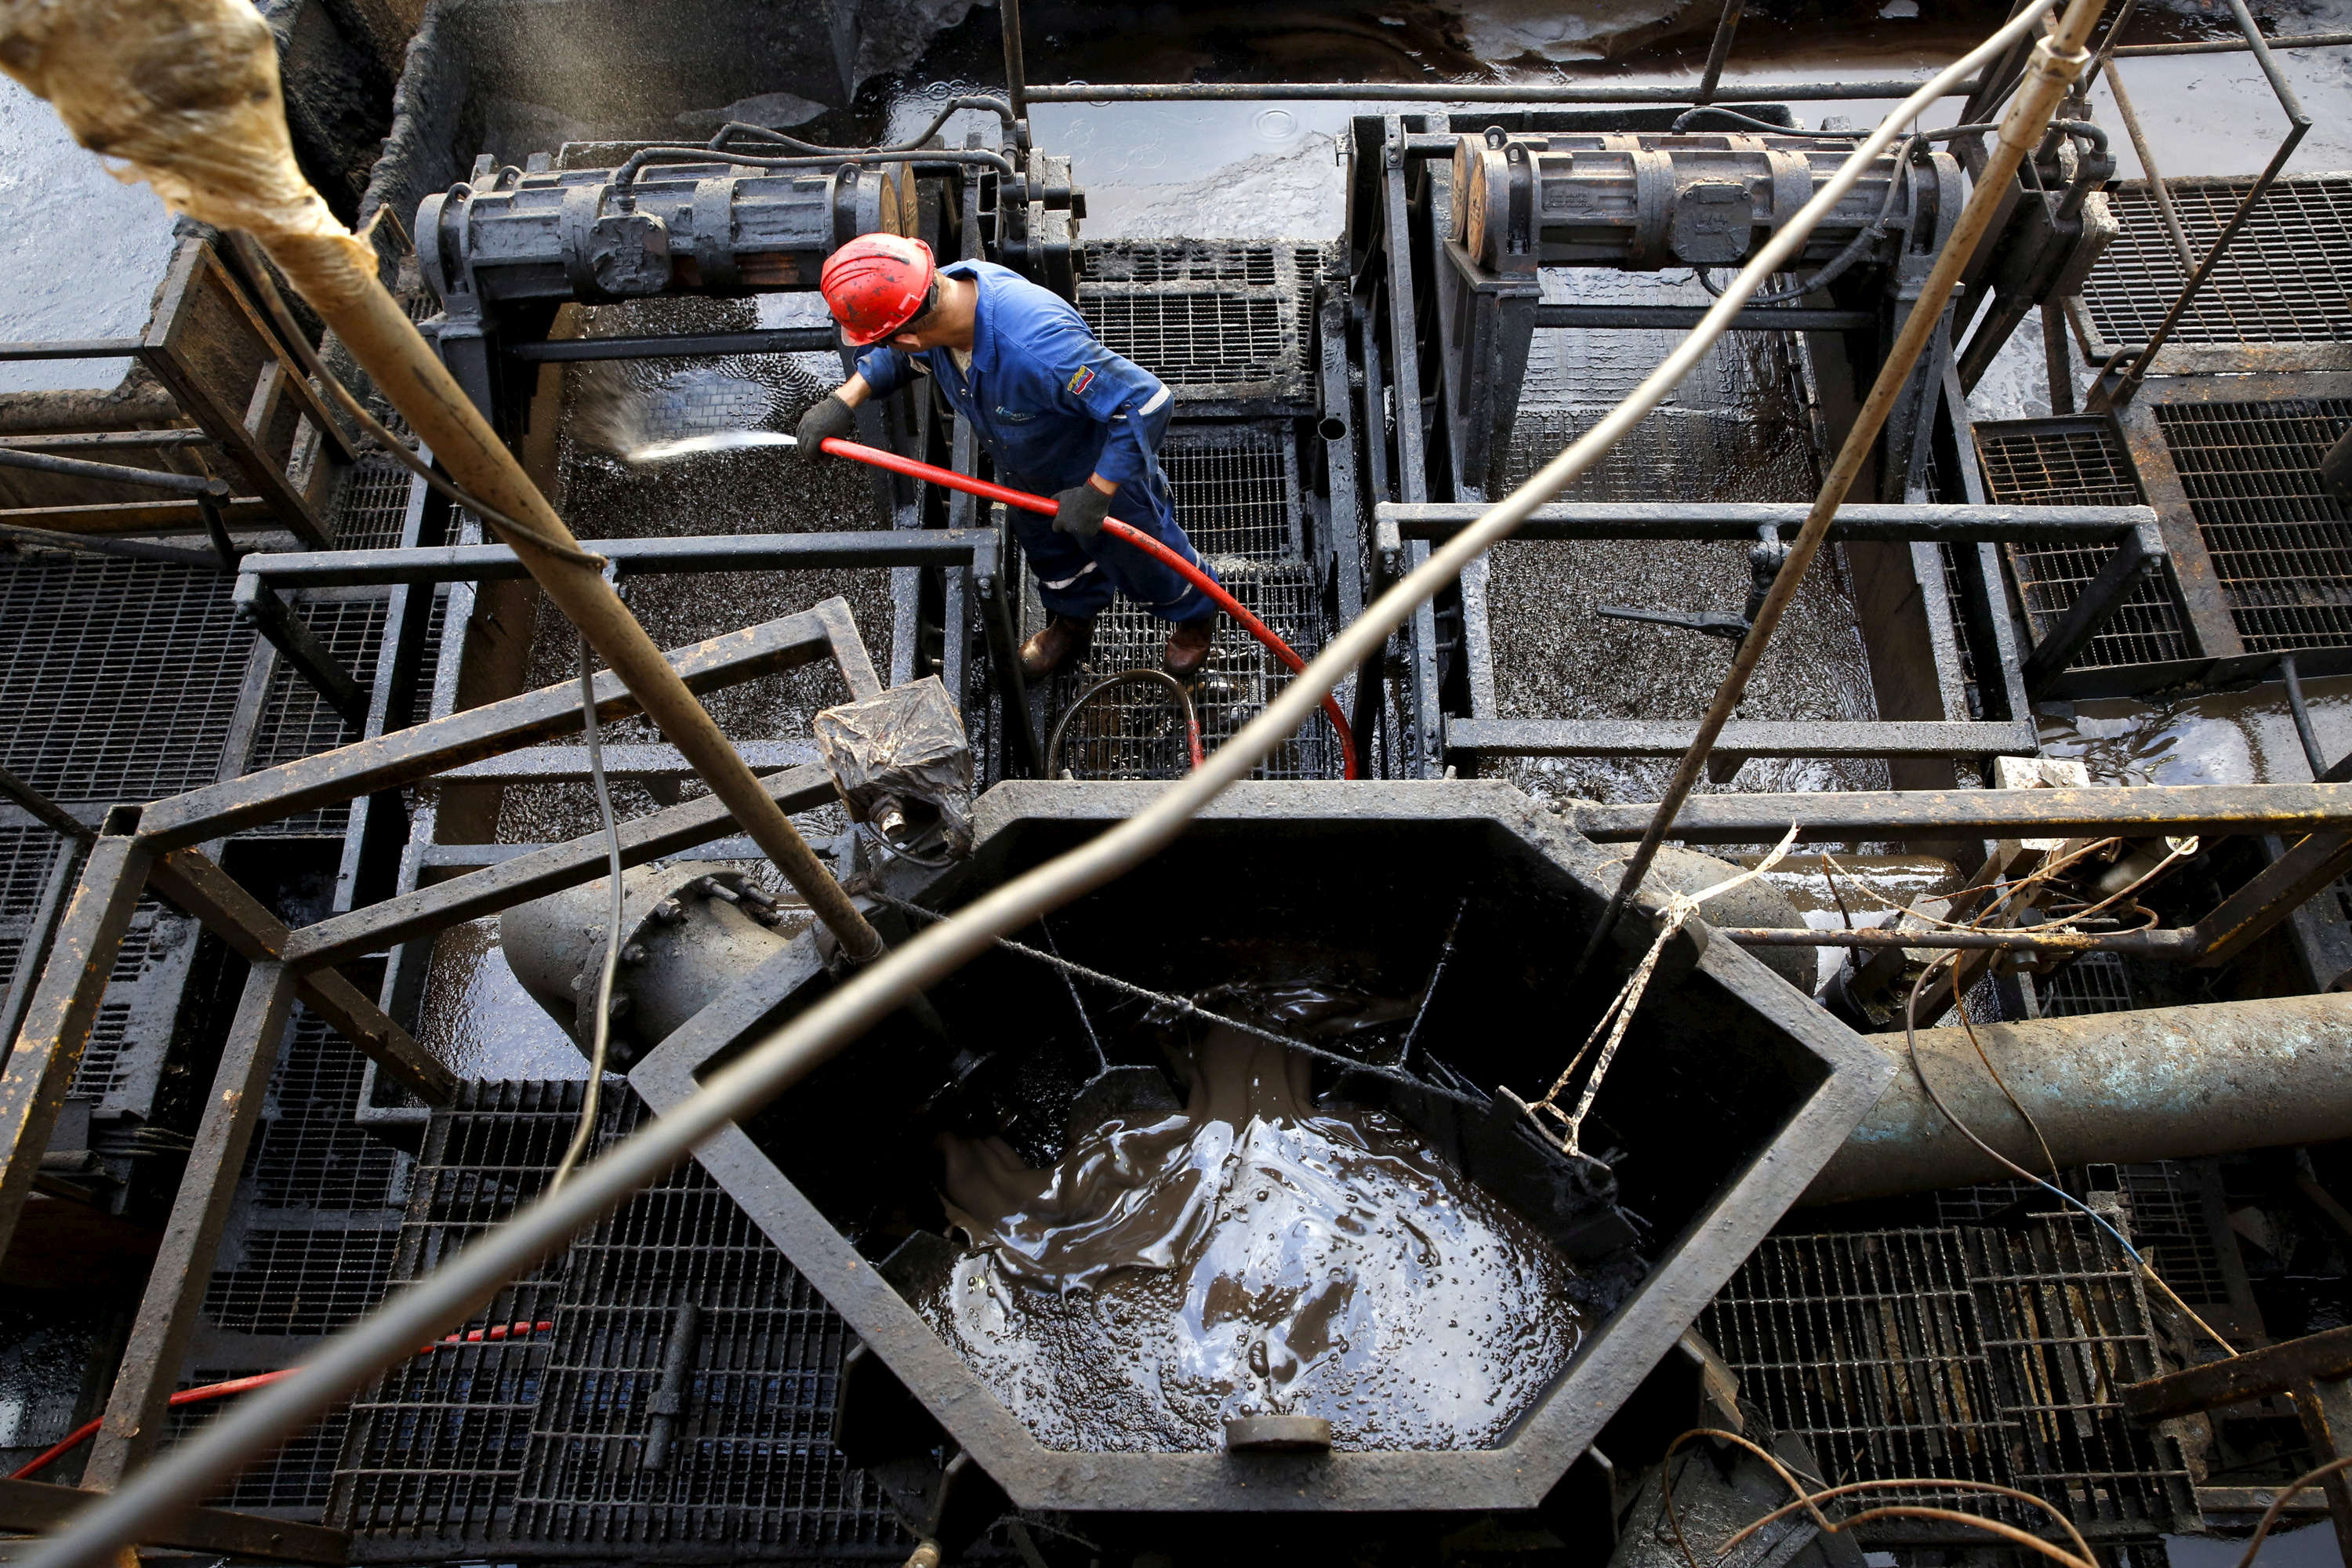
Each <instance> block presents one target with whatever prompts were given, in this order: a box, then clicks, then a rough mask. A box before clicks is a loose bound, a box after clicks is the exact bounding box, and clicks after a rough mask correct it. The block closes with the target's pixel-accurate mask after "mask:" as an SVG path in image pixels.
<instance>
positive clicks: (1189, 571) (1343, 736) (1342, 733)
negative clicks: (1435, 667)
mask: <svg viewBox="0 0 2352 1568" xmlns="http://www.w3.org/2000/svg"><path fill="white" fill-rule="evenodd" d="M822 449H823V450H824V451H826V452H829V453H831V454H832V455H833V456H834V457H836V458H850V459H851V460H853V461H855V462H860V463H871V464H872V465H874V467H876V468H887V469H889V470H890V471H891V472H892V473H894V474H904V475H906V476H907V477H908V479H929V480H930V481H931V482H932V483H933V484H935V485H945V486H946V487H947V488H948V489H951V490H961V491H963V492H964V493H965V494H967V495H975V496H978V497H980V498H981V499H982V500H992V501H1002V502H1003V504H1005V505H1006V506H1017V507H1019V508H1021V509H1022V510H1024V511H1034V512H1037V513H1040V514H1041V515H1043V516H1045V517H1052V516H1053V515H1054V514H1055V512H1057V511H1059V510H1061V509H1060V508H1059V507H1057V506H1055V504H1054V503H1053V502H1052V501H1050V500H1046V499H1045V497H1044V496H1034V495H1031V494H1030V493H1029V492H1028V491H1026V490H1016V489H1012V488H1010V487H1009V486H1005V485H992V484H991V483H989V482H988V481H987V480H986V479H972V478H971V477H970V476H969V475H965V474H959V473H956V472H954V471H953V470H952V469H949V468H936V467H934V466H932V465H931V464H929V463H922V462H918V461H916V460H915V459H914V458H902V457H900V456H899V455H898V453H896V452H886V451H884V450H883V449H882V448H881V447H866V446H861V445H860V444H859V443H857V442H856V441H845V440H843V439H842V438H841V437H838V436H828V437H825V439H824V442H823V443H822ZM1103 531H1105V532H1107V533H1108V534H1110V535H1111V536H1112V537H1113V538H1115V539H1118V540H1120V541H1122V542H1126V543H1129V544H1132V545H1133V546H1135V547H1136V548H1137V549H1138V550H1140V551H1142V552H1144V553H1145V554H1146V555H1149V556H1150V557H1151V558H1152V559H1154V560H1155V561H1158V562H1160V563H1161V564H1162V565H1165V566H1168V567H1170V568H1171V569H1173V570H1174V571H1175V572H1176V573H1177V574H1180V575H1181V576H1182V577H1183V578H1184V579H1185V581H1187V582H1189V583H1191V584H1192V586H1194V587H1195V588H1198V589H1200V590H1201V592H1202V593H1203V594H1206V595H1209V597H1210V598H1212V599H1213V600H1215V601H1216V605H1217V607H1218V608H1219V609H1221V610H1223V611H1224V612H1225V614H1227V615H1229V616H1233V618H1234V619H1235V620H1237V621H1239V622H1240V623H1241V624H1242V629H1243V630H1244V631H1246V632H1247V633H1249V635H1250V636H1252V637H1255V638H1257V640H1258V641H1260V642H1261V643H1264V644H1265V647H1266V651H1267V652H1269V653H1271V654H1273V655H1274V657H1275V658H1278V659H1280V660H1281V661H1282V662H1283V663H1284V664H1285V665H1286V666H1287V667H1288V668H1289V669H1290V672H1291V673H1292V674H1293V675H1296V674H1297V673H1298V672H1299V671H1300V670H1302V669H1305V668H1307V661H1306V660H1305V659H1303V658H1299V657H1298V656H1297V654H1295V653H1293V652H1291V651H1290V645H1289V644H1288V643H1286V642H1284V641H1283V640H1282V639H1281V638H1280V637H1276V636H1275V635H1274V632H1273V629H1272V628H1271V627H1269V626H1267V625H1266V624H1265V622H1264V621H1261V620H1259V619H1258V618H1257V617H1256V616H1253V615H1251V614H1250V613H1249V612H1248V611H1247V610H1245V609H1244V608H1243V607H1242V604H1241V601H1240V600H1238V599H1236V598H1234V596H1233V595H1231V594H1228V593H1226V592H1225V590H1224V588H1223V585H1222V584H1219V583H1218V582H1217V580H1216V579H1215V578H1213V577H1212V576H1210V575H1209V574H1207V573H1206V572H1203V571H1202V570H1201V569H1200V568H1199V567H1198V566H1195V565H1193V564H1192V563H1191V562H1190V561H1187V560H1185V559H1184V558H1183V557H1182V556H1181V555H1179V554H1177V553H1176V552H1174V551H1173V550H1171V549H1169V548H1168V547H1167V546H1166V545H1164V544H1162V543H1160V541H1158V540H1156V539H1154V538H1152V537H1151V536H1150V534H1148V533H1146V532H1144V531H1142V530H1141V529H1139V528H1136V527H1134V526H1133V525H1132V524H1129V523H1124V522H1121V521H1118V519H1117V518H1115V517H1110V518H1105V519H1104V520H1103ZM1323 713H1324V716H1325V717H1326V718H1328V719H1329V720H1330V721H1331V728H1332V729H1333V730H1334V731H1337V732H1338V734H1339V754H1340V756H1341V757H1342V758H1343V759H1344V760H1345V762H1346V767H1345V770H1344V771H1345V773H1346V774H1347V776H1348V777H1349V778H1351V779H1352V778H1356V777H1358V776H1359V774H1358V773H1357V769H1356V736H1355V732H1354V731H1351V730H1349V728H1348V720H1347V716H1346V715H1345V714H1343V713H1341V712H1340V711H1339V700H1338V699H1336V698H1333V697H1328V696H1327V697H1325V698H1324V699H1323Z"/></svg>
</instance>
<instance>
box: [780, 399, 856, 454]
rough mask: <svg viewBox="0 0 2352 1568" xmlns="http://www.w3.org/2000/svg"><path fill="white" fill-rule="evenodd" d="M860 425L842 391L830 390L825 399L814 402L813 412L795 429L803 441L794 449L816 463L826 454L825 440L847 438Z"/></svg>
mask: <svg viewBox="0 0 2352 1568" xmlns="http://www.w3.org/2000/svg"><path fill="white" fill-rule="evenodd" d="M856 428H857V422H856V416H855V415H853V414H852V413H851V412H850V411H849V405H848V404H846V403H844V402H843V401H842V400H841V394H839V393H837V392H833V393H827V394H826V395H825V396H824V400H823V401H822V402H819V403H815V404H813V405H810V407H809V411H808V412H807V413H806V414H803V415H802V416H801V422H800V425H799V426H798V428H796V429H795V430H794V431H793V437H794V438H795V439H797V440H798V442H799V443H800V444H799V445H798V446H797V447H794V448H793V450H795V451H797V452H798V453H799V454H800V455H801V457H802V458H803V460H804V461H807V462H812V463H814V462H815V461H816V460H817V458H820V457H822V456H823V455H824V441H825V439H826V438H827V437H833V436H839V437H844V438H846V437H848V436H849V433H850V432H851V431H853V430H855V429H856Z"/></svg>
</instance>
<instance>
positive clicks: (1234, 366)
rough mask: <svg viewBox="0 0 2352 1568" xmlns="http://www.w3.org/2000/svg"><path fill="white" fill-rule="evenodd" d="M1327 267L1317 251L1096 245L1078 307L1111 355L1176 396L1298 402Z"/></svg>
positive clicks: (1184, 242) (1176, 242) (1164, 243)
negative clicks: (1138, 368) (1152, 376)
mask: <svg viewBox="0 0 2352 1568" xmlns="http://www.w3.org/2000/svg"><path fill="white" fill-rule="evenodd" d="M1323 264H1324V263H1323V252H1322V250H1321V249H1320V248H1319V247H1313V246H1286V245H1279V244H1272V243H1267V244H1258V245H1247V244H1233V243H1229V242H1216V241H1207V240H1190V239H1165V240H1097V241H1093V242H1090V243H1088V244H1087V247H1086V262H1085V266H1084V268H1083V269H1082V271H1081V273H1080V280H1079V283H1078V292H1077V308H1078V311H1079V314H1081V315H1082V316H1084V317H1085V318H1086V322H1087V327H1088V328H1089V329H1090V330H1091V331H1093V332H1094V334H1095V335H1096V336H1097V337H1098V338H1100V339H1101V340H1102V342H1103V343H1104V344H1105V345H1106V346H1107V347H1108V348H1109V349H1110V350H1111V351H1112V352H1114V353H1119V354H1123V355H1125V356H1126V357H1128V358H1129V359H1131V360H1133V361H1135V363H1138V364H1139V365H1142V366H1143V367H1144V368H1145V369H1147V370H1149V371H1150V372H1151V373H1152V374H1155V375H1157V376H1159V377H1160V380H1162V381H1164V382H1166V383H1167V384H1169V385H1170V386H1171V387H1174V388H1175V389H1177V393H1178V395H1179V396H1180V397H1202V396H1232V397H1241V398H1267V397H1300V396H1304V395H1306V392H1307V344H1308V343H1309V342H1312V340H1313V337H1314V309H1315V280H1316V279H1317V277H1318V275H1319V274H1320V273H1321V271H1322V268H1323Z"/></svg>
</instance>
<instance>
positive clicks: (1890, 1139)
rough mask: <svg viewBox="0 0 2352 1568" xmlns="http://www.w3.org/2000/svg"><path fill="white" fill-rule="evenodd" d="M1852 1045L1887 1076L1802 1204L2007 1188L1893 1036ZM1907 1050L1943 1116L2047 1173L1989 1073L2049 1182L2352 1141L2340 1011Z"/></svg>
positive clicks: (2228, 1015) (2107, 1019) (1996, 1038)
mask: <svg viewBox="0 0 2352 1568" xmlns="http://www.w3.org/2000/svg"><path fill="white" fill-rule="evenodd" d="M1865 1038H1867V1039H1868V1040H1869V1041H1870V1043H1871V1044H1872V1045H1874V1046H1876V1047H1878V1048H1879V1049H1881V1050H1883V1051H1885V1053H1886V1054H1887V1056H1888V1057H1890V1058H1893V1059H1894V1060H1895V1063H1896V1064H1897V1066H1898V1068H1900V1070H1899V1071H1898V1072H1897V1073H1896V1074H1895V1081H1894V1082H1893V1083H1892V1084H1890V1085H1889V1086H1888V1087H1887V1089H1886V1091H1885V1093H1884V1094H1883V1095H1881V1096H1880V1097H1879V1100H1878V1104H1877V1105H1876V1106H1875V1107H1874V1108H1873V1110H1871V1112H1870V1114H1869V1115H1868V1116H1865V1117H1864V1118H1863V1121H1862V1125H1861V1126H1860V1127H1858V1128H1856V1129H1855V1130H1854V1131H1853V1135H1852V1136H1851V1137H1849V1138H1848V1139H1847V1140H1846V1142H1845V1145H1844V1147H1843V1148H1842V1149H1840V1150H1839V1151H1838V1152H1836V1153H1835V1154H1834V1155H1832V1156H1831V1158H1830V1163H1828V1164H1827V1165H1826V1166H1824V1167H1823V1168H1822V1173H1821V1174H1820V1175H1819V1176H1817V1177H1816V1178H1814V1181H1813V1184H1812V1185H1811V1187H1810V1188H1808V1189H1807V1191H1806V1193H1805V1197H1804V1202H1806V1203H1808V1204H1827V1203H1843V1202H1847V1201H1849V1200H1852V1199H1857V1198H1876V1197H1891V1196H1895V1195H1896V1194H1905V1193H1926V1192H1935V1191H1937V1190H1939V1189H1941V1188H1944V1187H1963V1186H1968V1185H1969V1184H1973V1183H1977V1182H1988V1181H1999V1180H2002V1179H2004V1178H2007V1177H2009V1176H2010V1175H2011V1172H2010V1171H2009V1170H2008V1169H2007V1168H2006V1167H2004V1166H2003V1165H2002V1164H2001V1163H2000V1162H1999V1161H1997V1160H1995V1159H1993V1158H1991V1157H1990V1156H1989V1155H1987V1154H1986V1153H1985V1152H1983V1151H1982V1150H1980V1149H1979V1148H1978V1147H1977V1146H1976V1145H1975V1144H1974V1143H1971V1142H1969V1140H1968V1138H1967V1137H1966V1136H1964V1135H1963V1134H1962V1133H1961V1132H1960V1131H1958V1129H1956V1128H1955V1127H1954V1126H1953V1125H1952V1123H1951V1121H1950V1120H1949V1119H1948V1118H1947V1117H1946V1115H1945V1114H1944V1112H1943V1111H1941V1110H1937V1107H1936V1105H1935V1102H1934V1101H1933V1100H1930V1099H1929V1098H1928V1096H1927V1091H1926V1090H1925V1089H1922V1088H1921V1087H1920V1084H1919V1078H1918V1075H1917V1073H1916V1072H1915V1071H1914V1070H1913V1068H1912V1065H1911V1058H1910V1054H1909V1052H1908V1051H1907V1050H1906V1048H1905V1044H1904V1037H1903V1036H1902V1035H1901V1034H1899V1033H1896V1034H1888V1035H1871V1036H1866V1037H1865ZM1918 1039H1919V1063H1920V1066H1921V1067H1922V1068H1924V1069H1925V1070H1926V1072H1927V1076H1928V1079H1930V1081H1932V1082H1933V1083H1934V1084H1935V1086H1936V1089H1937V1093H1938V1094H1940V1095H1941V1096H1942V1097H1943V1100H1944V1103H1945V1104H1946V1105H1948V1106H1949V1107H1950V1108H1951V1111H1952V1114H1953V1115H1955V1116H1958V1118H1959V1119H1960V1121H1963V1122H1965V1123H1966V1124H1967V1125H1968V1126H1969V1128H1970V1129H1971V1130H1973V1131H1975V1132H1976V1134H1977V1136H1979V1137H1980V1138H1982V1139H1983V1140H1984V1141H1985V1142H1988V1143H1990V1144H1991V1145H1992V1146H1993V1147H1994V1148H1996V1149H1998V1150H2000V1152H2002V1153H2004V1154H2006V1155H2008V1156H2009V1158H2011V1160H2013V1161H2015V1162H2016V1163H2019V1164H2020V1165H2022V1166H2024V1167H2025V1168H2026V1169H2027V1170H2030V1171H2035V1172H2039V1173H2042V1174H2044V1175H2046V1174H2048V1173H2049V1170H2050V1164H2051V1159H2050V1158H2045V1157H2044V1155H2043V1154H2042V1145H2041V1143H2040V1142H2038V1141H2037V1140H2036V1138H2035V1137H2034V1133H2033V1131H2032V1129H2030V1128H2028V1127H2027V1126H2026V1124H2025V1122H2024V1121H2022V1120H2021V1118H2020V1117H2019V1115H2018V1112H2017V1110H2016V1109H2015V1108H2014V1107H2012V1106H2011V1104H2010V1101H2009V1099H2008V1097H2007V1095H2004V1094H2003V1093H2002V1091H2001V1088H2000V1084H1998V1083H1996V1082H1995V1081H1994V1080H1993V1079H1992V1076H1991V1074H1990V1073H1989V1072H1987V1071H1986V1067H1985V1063H1986V1061H1987V1060H1990V1062H1991V1064H1992V1066H1993V1068H1996V1069H1998V1070H1999V1072H2000V1077H2001V1079H2002V1080H2003V1081H2005V1082H2006V1083H2007V1084H2008V1086H2009V1089H2010V1091H2011V1093H2013V1094H2015V1095H2016V1096H2017V1100H2018V1103H2019V1104H2021V1105H2022V1106H2023V1107H2024V1108H2025V1110H2027V1111H2028V1112H2029V1113H2031V1115H2032V1118H2033V1121H2034V1124H2035V1126H2037V1127H2038V1128H2039V1129H2040V1130H2041V1136H2042V1138H2043V1139H2046V1140H2048V1142H2049V1146H2050V1155H2051V1157H2053V1158H2054V1159H2055V1161H2056V1163H2057V1166H2058V1168H2059V1169H2061V1170H2066V1169H2071V1168H2072V1167H2074V1166H2076V1165H2083V1164H2094V1163H2097V1164H2119V1165H2121V1164H2137V1163H2143V1162H2146V1161H2150V1160H2179V1159H2191V1158H2194V1157H2196V1156H2199V1155H2203V1154H2224V1153H2236V1152H2241V1151H2243V1150H2246V1149H2257V1148H2269V1147H2274V1146H2284V1145H2288V1144H2295V1143H2325V1142H2332V1141H2334V1140H2336V1139H2338V1138H2343V1137H2347V1136H2352V995H2340V994H2339V995H2323V996H2280V997H2269V998H2265V999H2263V1000H2261V1001H2255V1002H2209V1003H2204V1004H2202V1005H2197V1006H2192V1007H2150V1008H2147V1009H2144V1010H2141V1011H2138V1012H2127V1013H2099V1014H2092V1015H2089V1016H2082V1017H2073V1018H2041V1019H2033V1020H2029V1021H2024V1022H2020V1023H2012V1024H1979V1025H1977V1026H1976V1043H1974V1044H1972V1043H1971V1042H1970V1039H1969V1031H1967V1030H1966V1029H1958V1028H1954V1029H1922V1030H1920V1031H1919V1035H1918ZM1978 1044H1980V1045H1982V1047H1984V1056H1983V1057H1982V1058H1979V1056H1978V1055H1977V1045H1978Z"/></svg>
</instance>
